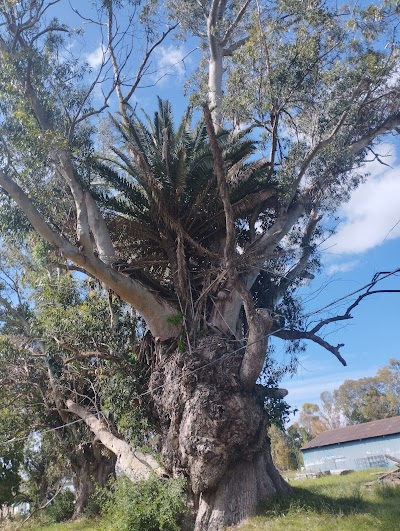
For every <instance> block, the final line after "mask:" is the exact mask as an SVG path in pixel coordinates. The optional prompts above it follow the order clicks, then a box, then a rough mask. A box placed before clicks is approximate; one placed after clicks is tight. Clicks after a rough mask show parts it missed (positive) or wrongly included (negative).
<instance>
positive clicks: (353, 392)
mask: <svg viewBox="0 0 400 531" xmlns="http://www.w3.org/2000/svg"><path fill="white" fill-rule="evenodd" d="M333 394H334V399H335V401H336V404H337V407H338V408H339V409H340V410H341V412H342V414H343V416H344V417H345V418H346V420H347V422H348V423H349V424H359V423H361V422H369V421H372V420H379V419H385V418H389V417H394V416H396V415H400V360H396V359H391V360H390V361H389V365H387V366H385V367H382V368H381V369H379V370H378V372H377V374H376V375H375V376H371V377H368V378H360V379H359V380H346V381H345V382H344V383H343V384H342V385H341V386H340V387H339V389H337V390H336V391H335V392H334V393H333Z"/></svg>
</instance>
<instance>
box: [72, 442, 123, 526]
mask: <svg viewBox="0 0 400 531" xmlns="http://www.w3.org/2000/svg"><path fill="white" fill-rule="evenodd" d="M116 462H117V459H116V457H115V455H114V454H112V453H111V452H110V453H109V455H104V448H102V445H99V444H95V443H94V444H87V445H84V447H83V448H82V450H81V453H80V454H77V455H76V456H75V458H74V459H73V460H71V468H72V470H73V473H74V477H73V483H74V488H75V495H76V498H75V509H74V514H73V518H74V519H75V518H79V517H80V516H82V514H83V512H84V510H85V508H86V506H87V504H88V501H89V498H90V496H91V495H92V494H93V493H94V491H95V489H96V487H97V486H99V487H105V486H106V485H107V483H108V481H109V480H110V479H111V478H113V477H115V465H116Z"/></svg>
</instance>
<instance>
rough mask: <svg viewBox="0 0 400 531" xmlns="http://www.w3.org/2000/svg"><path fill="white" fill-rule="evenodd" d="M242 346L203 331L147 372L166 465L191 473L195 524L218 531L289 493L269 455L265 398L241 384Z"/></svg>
mask: <svg viewBox="0 0 400 531" xmlns="http://www.w3.org/2000/svg"><path fill="white" fill-rule="evenodd" d="M241 346H242V344H241V343H240V342H238V341H237V340H230V339H228V338H226V337H224V336H221V335H214V336H206V337H204V338H203V339H201V340H199V341H198V343H197V346H196V348H195V349H193V350H192V351H191V352H188V351H185V352H180V351H179V350H176V351H175V352H173V353H172V354H170V355H169V356H168V357H162V359H161V360H160V361H159V362H158V364H157V367H156V368H155V370H154V371H153V372H152V377H151V382H150V389H151V390H152V397H153V400H154V404H155V413H156V415H157V418H158V421H159V423H160V426H161V430H162V435H163V440H162V450H161V453H162V460H163V464H164V466H165V467H166V469H167V470H168V471H169V472H170V473H171V474H172V475H173V476H182V475H184V476H186V477H187V478H188V481H189V484H190V487H191V491H192V494H193V502H194V508H195V510H196V512H197V517H196V523H195V531H219V530H221V529H222V528H223V527H224V526H227V525H232V524H235V523H237V522H239V521H241V520H243V519H244V518H246V517H248V516H250V515H252V514H254V513H255V512H256V511H257V508H258V507H259V505H260V503H261V502H263V501H265V500H266V499H268V498H270V497H272V496H274V495H276V494H285V493H289V492H290V487H289V485H288V484H287V483H286V482H285V481H284V480H283V479H282V477H281V476H280V474H279V472H278V471H277V470H276V468H275V466H274V464H273V462H272V459H271V452H270V446H269V440H268V437H267V425H268V418H267V416H266V414H265V412H264V409H263V400H262V399H260V398H257V394H256V392H255V389H253V390H245V389H244V388H243V386H242V384H241V383H240V366H241V361H242V357H243V352H244V351H243V349H240V347H241ZM238 349H240V350H238Z"/></svg>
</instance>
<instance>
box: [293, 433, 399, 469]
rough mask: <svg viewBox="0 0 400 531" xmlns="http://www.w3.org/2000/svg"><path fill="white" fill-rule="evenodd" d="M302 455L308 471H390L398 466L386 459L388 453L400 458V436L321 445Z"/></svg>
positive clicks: (305, 451)
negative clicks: (374, 469)
mask: <svg viewBox="0 0 400 531" xmlns="http://www.w3.org/2000/svg"><path fill="white" fill-rule="evenodd" d="M302 453H303V459H304V466H305V468H306V470H307V471H308V472H326V471H327V470H335V469H346V470H363V469H366V468H377V467H387V468H390V467H393V466H394V465H395V463H394V462H393V461H390V460H389V459H387V458H386V457H385V454H389V455H392V456H393V457H397V459H400V434H396V435H387V436H385V437H375V438H373V439H364V440H362V441H352V442H346V443H342V444H334V445H331V446H322V447H321V448H312V449H309V450H304V451H303V452H302Z"/></svg>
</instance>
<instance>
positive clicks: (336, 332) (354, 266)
mask: <svg viewBox="0 0 400 531" xmlns="http://www.w3.org/2000/svg"><path fill="white" fill-rule="evenodd" d="M379 152H380V153H383V154H387V155H388V157H387V158H385V163H387V164H389V165H390V166H391V167H386V166H382V165H381V164H379V163H378V162H373V163H370V164H369V165H368V169H369V172H370V177H369V178H368V179H367V181H366V182H365V183H363V184H361V185H360V186H359V188H358V189H357V190H355V191H354V192H353V194H352V196H351V198H350V201H349V202H348V203H346V204H344V205H343V206H342V207H341V209H340V210H339V211H338V215H339V217H340V220H339V221H340V222H339V225H338V228H337V232H336V234H335V235H334V236H332V237H331V238H330V239H329V240H327V241H326V242H325V244H324V246H323V247H324V250H323V251H322V259H323V264H324V266H325V267H324V271H323V272H322V273H321V274H320V275H318V277H316V278H315V280H313V281H312V282H311V283H310V285H309V286H308V287H307V288H305V289H304V290H303V291H304V298H305V299H307V298H308V297H307V295H308V294H312V293H315V298H314V299H313V300H312V301H310V302H308V303H307V305H306V307H307V310H308V308H309V311H312V310H314V309H317V308H320V307H322V306H324V305H325V304H327V303H329V302H331V301H334V300H336V299H338V298H340V297H342V296H344V295H347V294H348V293H351V292H353V291H355V290H357V289H358V288H360V287H362V286H363V285H365V284H367V283H368V282H370V280H371V279H372V277H373V275H374V274H375V273H376V272H379V271H392V270H393V269H395V268H397V267H399V266H400V246H399V238H400V165H399V161H398V156H397V154H398V153H400V149H399V146H398V145H397V146H396V144H394V143H393V144H391V145H390V144H387V143H385V144H382V145H381V146H380V148H379ZM325 285H326V287H324V286H325ZM381 287H382V288H388V289H400V279H399V277H394V278H392V279H391V281H390V282H389V281H387V282H385V283H384V284H382V286H381ZM319 288H323V289H322V291H321V292H320V293H318V289H319ZM317 293H318V295H317ZM354 298H355V297H354V296H353V297H350V298H349V299H348V300H346V301H344V303H343V304H341V307H339V308H338V310H339V311H340V312H343V309H345V308H346V307H347V306H348V305H350V304H351V302H352V301H353V300H354ZM399 308H400V293H399V294H389V293H388V294H378V295H372V296H370V297H368V298H366V299H364V300H363V301H362V302H361V303H360V305H359V306H358V307H357V308H355V309H354V310H353V312H352V315H353V317H354V318H353V319H352V320H351V321H345V322H344V323H341V324H339V325H337V326H332V327H331V328H330V329H328V328H327V330H326V331H327V332H330V333H328V335H327V336H326V339H327V340H328V341H329V342H331V343H332V344H334V345H336V344H338V343H344V344H345V346H344V347H343V348H342V349H341V353H342V355H343V357H344V358H345V359H346V361H347V364H348V365H347V367H343V366H342V365H341V364H340V363H339V362H338V361H337V360H336V358H335V357H334V356H333V355H332V354H330V353H329V352H327V351H325V350H324V349H323V348H321V347H319V346H318V345H313V344H310V343H307V350H306V352H305V353H304V355H302V356H301V357H300V364H299V369H298V373H297V374H296V375H295V376H293V377H292V378H286V379H285V381H284V385H285V387H287V389H288V390H289V396H288V402H289V403H290V404H291V405H292V406H295V407H297V408H300V407H301V404H302V403H303V402H318V399H319V395H320V394H321V392H322V391H324V390H327V391H332V390H334V389H337V387H338V386H339V385H340V384H341V383H343V381H344V380H346V379H357V378H361V377H363V376H372V375H373V374H375V372H376V370H377V369H378V368H379V367H382V366H383V365H386V364H387V363H388V361H389V359H390V358H400V347H399V340H398V325H399V316H400V312H399ZM279 352H280V355H281V356H283V349H279V348H278V354H279Z"/></svg>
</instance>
